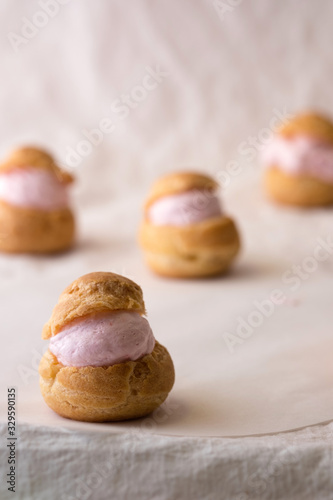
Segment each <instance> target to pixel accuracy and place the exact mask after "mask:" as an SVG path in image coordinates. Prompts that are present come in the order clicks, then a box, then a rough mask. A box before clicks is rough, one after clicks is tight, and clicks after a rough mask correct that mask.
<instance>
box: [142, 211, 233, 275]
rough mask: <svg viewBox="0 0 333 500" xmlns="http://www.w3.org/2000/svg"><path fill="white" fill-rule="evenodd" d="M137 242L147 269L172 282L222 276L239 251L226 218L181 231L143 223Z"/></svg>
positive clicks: (188, 227) (183, 228)
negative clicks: (171, 279)
mask: <svg viewBox="0 0 333 500" xmlns="http://www.w3.org/2000/svg"><path fill="white" fill-rule="evenodd" d="M139 238H140V243H141V246H142V247H143V249H144V254H145V259H146V261H147V264H148V265H149V266H150V267H151V269H152V270H153V271H155V272H156V273H158V274H160V275H162V276H168V277H174V278H202V277H209V276H216V275H219V274H223V273H225V272H226V271H227V270H228V269H229V267H230V265H231V263H232V261H233V260H234V258H235V257H236V255H237V254H238V252H239V249H240V240H239V235H238V231H237V228H236V226H235V224H234V222H233V221H232V219H229V218H228V217H214V218H211V219H208V220H206V221H203V222H200V223H198V224H193V225H189V226H183V227H175V226H154V225H153V224H151V223H150V222H148V221H144V222H143V224H142V226H141V229H140V234H139Z"/></svg>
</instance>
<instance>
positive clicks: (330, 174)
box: [262, 113, 333, 207]
mask: <svg viewBox="0 0 333 500" xmlns="http://www.w3.org/2000/svg"><path fill="white" fill-rule="evenodd" d="M262 163H263V165H264V167H265V187H266V191H267V192H268V194H269V196H270V197H271V198H272V199H273V200H275V201H277V202H280V203H284V204H288V205H296V206H301V207H315V206H325V205H331V204H332V203H333V123H332V122H331V121H330V120H329V119H328V118H326V117H324V116H321V115H319V114H315V113H306V114H301V115H298V116H296V117H295V118H293V119H292V120H291V121H290V122H288V123H287V124H285V125H284V126H283V127H282V128H281V129H280V130H279V131H278V132H277V133H276V134H275V136H274V138H273V140H272V141H271V142H270V143H269V144H268V145H267V146H266V147H265V148H264V150H263V152H262Z"/></svg>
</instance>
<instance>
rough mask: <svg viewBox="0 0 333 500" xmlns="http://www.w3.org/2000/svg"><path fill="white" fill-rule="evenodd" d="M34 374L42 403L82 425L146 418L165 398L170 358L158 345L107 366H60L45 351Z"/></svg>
mask: <svg viewBox="0 0 333 500" xmlns="http://www.w3.org/2000/svg"><path fill="white" fill-rule="evenodd" d="M39 374H40V388H41V392H42V395H43V397H44V399H45V402H46V403H47V405H48V406H49V407H50V408H52V410H54V411H55V412H57V413H58V414H59V415H61V416H62V417H66V418H70V419H73V420H82V421H87V422H107V421H118V420H127V419H132V418H138V417H143V416H145V415H148V414H149V413H151V412H152V411H153V410H155V409H156V408H157V407H158V406H160V405H161V404H162V403H163V401H164V400H165V399H166V398H167V396H168V393H169V392H170V390H171V389H172V386H173V384H174V378H175V373H174V367H173V363H172V359H171V357H170V355H169V353H168V351H167V350H166V349H165V347H163V346H162V345H160V344H159V343H158V342H156V344H155V348H154V350H153V352H152V353H151V354H148V355H147V356H144V357H143V358H141V359H140V360H138V361H128V362H126V363H119V364H117V365H113V366H108V367H92V366H87V367H82V368H75V367H65V366H63V365H62V364H60V363H59V362H58V361H57V358H56V357H55V356H54V355H53V354H52V353H51V352H50V351H49V350H48V351H47V352H46V353H45V354H44V356H43V357H42V359H41V362H40V365H39Z"/></svg>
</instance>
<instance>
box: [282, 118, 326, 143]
mask: <svg viewBox="0 0 333 500" xmlns="http://www.w3.org/2000/svg"><path fill="white" fill-rule="evenodd" d="M279 134H281V135H282V136H283V137H293V136H297V135H307V136H310V137H312V138H314V139H317V140H318V141H322V142H325V143H328V144H332V145H333V123H332V122H331V120H330V119H329V118H327V117H325V116H324V115H321V114H319V113H311V112H308V113H302V114H300V115H297V116H295V117H294V118H293V119H292V120H290V121H289V122H288V123H286V124H285V125H283V126H282V127H281V128H280V130H279Z"/></svg>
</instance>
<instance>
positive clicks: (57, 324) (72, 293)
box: [42, 272, 146, 339]
mask: <svg viewBox="0 0 333 500" xmlns="http://www.w3.org/2000/svg"><path fill="white" fill-rule="evenodd" d="M117 310H130V311H136V312H138V313H139V314H145V313H146V309H145V303H144V300H143V294H142V290H141V287H140V286H139V285H137V284H136V283H134V281H131V280H130V279H128V278H125V277H124V276H120V275H119V274H114V273H106V272H97V273H90V274H86V275H84V276H81V277H80V278H78V279H77V280H75V281H74V282H73V283H71V284H70V285H69V286H68V287H67V288H66V289H65V290H64V291H63V293H62V294H61V295H60V297H59V302H58V304H57V305H56V306H55V308H54V309H53V312H52V316H51V318H50V320H49V321H48V323H46V325H45V326H44V328H43V332H42V338H43V339H48V338H50V337H53V336H54V335H56V334H57V333H59V331H60V330H61V329H62V328H63V327H64V326H65V325H67V324H68V323H70V322H71V321H74V320H76V319H78V318H83V317H85V316H88V315H90V314H96V313H99V312H106V311H117Z"/></svg>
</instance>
